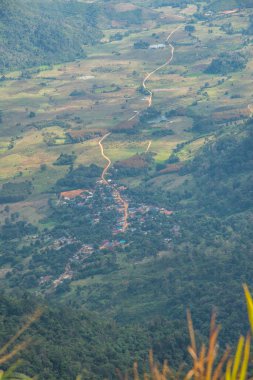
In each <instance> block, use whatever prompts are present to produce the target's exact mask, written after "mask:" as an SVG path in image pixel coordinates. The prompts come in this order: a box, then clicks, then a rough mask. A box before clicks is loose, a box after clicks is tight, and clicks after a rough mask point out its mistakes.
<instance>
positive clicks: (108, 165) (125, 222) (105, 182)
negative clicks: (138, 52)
mask: <svg viewBox="0 0 253 380" xmlns="http://www.w3.org/2000/svg"><path fill="white" fill-rule="evenodd" d="M180 28H181V25H179V26H178V27H177V28H175V29H174V30H173V31H172V32H171V33H170V34H169V36H168V37H167V39H166V42H169V40H170V39H171V37H172V36H173V35H174V33H176V31H177V30H178V29H180ZM169 46H170V48H171V57H170V59H169V60H167V61H166V62H165V63H164V64H163V65H161V66H159V67H157V68H156V69H155V70H153V71H151V72H150V73H149V74H147V76H146V77H145V78H144V79H143V82H142V86H143V88H144V89H145V90H147V91H148V93H149V97H148V107H151V106H152V103H153V92H152V91H151V90H149V89H148V88H147V85H146V83H147V81H148V80H149V79H150V78H151V76H152V75H153V74H155V73H156V72H157V71H159V70H161V69H162V68H163V67H165V66H167V65H169V64H170V63H171V62H172V60H173V58H174V50H175V48H174V46H173V45H172V44H171V43H170V44H169ZM139 113H140V112H139V111H134V115H133V116H132V117H130V118H129V119H128V121H131V120H133V119H135V118H136V117H137V116H138V115H139ZM109 135H110V133H107V134H105V135H104V136H103V137H102V138H101V139H100V140H99V142H98V143H99V146H100V151H101V155H102V157H103V158H104V159H105V160H106V161H107V165H106V166H105V168H104V170H103V173H102V175H101V179H102V181H103V183H104V184H105V185H110V184H109V182H108V181H107V179H106V175H107V173H108V170H109V168H110V166H111V165H112V162H111V160H110V158H109V157H108V156H107V155H106V154H105V152H104V147H103V141H104V140H105V139H106V138H107V137H108V136H109ZM151 144H152V141H149V143H148V147H147V149H146V153H148V151H149V149H150V147H151ZM114 191H115V194H116V198H117V200H118V202H119V203H120V204H121V205H122V207H123V210H124V224H123V227H122V232H125V231H126V230H127V227H128V217H129V213H128V208H129V204H128V202H127V201H125V200H124V199H123V198H122V196H121V194H120V192H119V191H118V190H114Z"/></svg>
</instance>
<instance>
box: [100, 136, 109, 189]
mask: <svg viewBox="0 0 253 380" xmlns="http://www.w3.org/2000/svg"><path fill="white" fill-rule="evenodd" d="M110 134H111V133H107V134H106V135H104V136H103V137H102V138H101V139H100V140H99V142H98V144H99V146H100V150H101V154H102V156H103V158H104V159H105V160H106V161H107V165H106V167H105V168H104V170H103V173H102V175H101V179H102V181H103V183H104V184H105V185H109V182H108V181H107V179H106V174H107V172H108V170H109V168H110V166H111V164H112V161H111V160H110V158H109V157H108V156H106V155H105V153H104V147H103V144H102V142H103V141H104V140H105V139H106V138H107V137H108V136H110Z"/></svg>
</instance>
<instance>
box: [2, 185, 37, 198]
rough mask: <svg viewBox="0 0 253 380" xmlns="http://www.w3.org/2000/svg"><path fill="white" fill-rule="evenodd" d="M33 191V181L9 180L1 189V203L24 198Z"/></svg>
mask: <svg viewBox="0 0 253 380" xmlns="http://www.w3.org/2000/svg"><path fill="white" fill-rule="evenodd" d="M31 193H32V183H31V182H30V181H25V182H17V183H13V182H7V183H4V184H3V186H2V189H1V190H0V203H12V202H18V201H21V200H24V199H25V198H26V197H27V196H28V195H29V194H31Z"/></svg>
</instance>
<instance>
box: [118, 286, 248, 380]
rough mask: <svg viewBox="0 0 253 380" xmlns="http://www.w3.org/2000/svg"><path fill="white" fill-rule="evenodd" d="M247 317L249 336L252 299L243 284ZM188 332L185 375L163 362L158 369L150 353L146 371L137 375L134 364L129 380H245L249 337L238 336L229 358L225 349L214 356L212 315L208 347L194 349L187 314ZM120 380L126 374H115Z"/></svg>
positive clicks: (215, 328) (215, 337) (217, 329)
mask: <svg viewBox="0 0 253 380" xmlns="http://www.w3.org/2000/svg"><path fill="white" fill-rule="evenodd" d="M243 288H244V293H245V298H246V303H247V309H248V318H249V322H250V327H251V332H252V333H253V299H252V297H251V294H250V292H249V289H248V287H247V285H243ZM187 321H188V329H189V335H190V346H189V347H188V352H189V354H190V356H191V358H192V368H191V369H190V370H189V371H188V373H187V374H186V375H182V371H181V370H179V371H177V372H175V371H174V370H173V369H172V368H171V367H170V366H169V365H168V363H167V362H164V364H163V366H162V368H161V366H159V365H158V364H157V363H155V362H154V358H153V354H152V352H150V354H149V370H148V373H144V374H143V376H140V374H139V371H138V365H137V363H135V364H134V368H133V380H142V379H143V380H191V379H194V380H247V379H249V374H248V367H249V361H250V347H251V336H250V334H248V335H247V336H246V338H245V337H243V336H241V337H240V338H239V340H238V344H237V349H236V352H235V354H234V356H232V355H231V350H230V348H229V347H227V348H226V349H225V351H224V352H223V353H222V354H221V355H219V357H218V347H219V345H218V336H219V332H220V326H217V324H216V315H215V314H213V316H212V319H211V324H210V336H209V343H208V346H206V345H205V344H202V345H201V347H200V350H198V349H197V344H196V338H195V330H194V327H193V323H192V318H191V314H190V312H189V311H188V312H187ZM118 375H119V378H120V380H129V377H128V375H125V376H122V374H120V373H119V374H118Z"/></svg>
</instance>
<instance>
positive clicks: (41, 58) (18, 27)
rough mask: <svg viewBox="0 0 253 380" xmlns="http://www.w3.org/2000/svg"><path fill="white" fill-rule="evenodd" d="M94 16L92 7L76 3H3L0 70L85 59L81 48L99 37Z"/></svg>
mask: <svg viewBox="0 0 253 380" xmlns="http://www.w3.org/2000/svg"><path fill="white" fill-rule="evenodd" d="M97 15H98V9H97V7H96V5H95V4H84V3H79V2H76V1H68V2H67V1H61V0H56V1H51V0H46V1H40V0H36V1H29V0H24V1H22V2H20V1H18V2H17V1H15V0H2V1H1V4H0V41H1V43H0V70H1V71H2V72H4V71H6V70H10V69H15V68H26V67H31V66H36V65H43V64H51V63H57V62H58V63H59V62H65V61H70V60H73V59H75V58H83V57H85V46H84V45H86V44H93V43H95V42H97V41H98V40H99V39H100V38H101V36H102V33H101V32H100V31H99V29H98V27H97Z"/></svg>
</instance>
